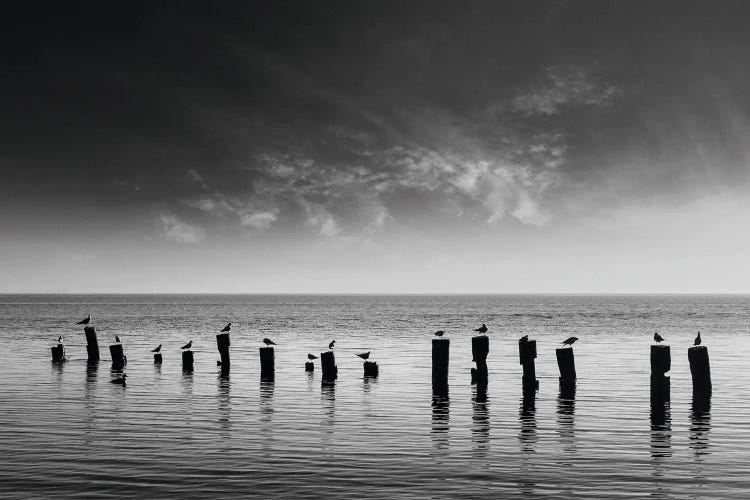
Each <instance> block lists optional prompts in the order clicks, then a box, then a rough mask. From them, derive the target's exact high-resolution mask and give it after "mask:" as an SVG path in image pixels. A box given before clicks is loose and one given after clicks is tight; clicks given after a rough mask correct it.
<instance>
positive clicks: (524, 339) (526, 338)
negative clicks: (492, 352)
mask: <svg viewBox="0 0 750 500" xmlns="http://www.w3.org/2000/svg"><path fill="white" fill-rule="evenodd" d="M518 341H519V342H528V341H529V336H528V335H524V336H523V337H521V338H520V339H518Z"/></svg>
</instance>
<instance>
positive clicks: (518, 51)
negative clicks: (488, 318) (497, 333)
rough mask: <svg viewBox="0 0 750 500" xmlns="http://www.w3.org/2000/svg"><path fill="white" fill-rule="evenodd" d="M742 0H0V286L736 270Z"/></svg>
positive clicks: (745, 148) (748, 78)
mask: <svg viewBox="0 0 750 500" xmlns="http://www.w3.org/2000/svg"><path fill="white" fill-rule="evenodd" d="M748 14H750V5H748V4H747V3H746V2H742V1H736V2H729V1H718V2H683V1H680V2H671V1H662V2H652V1H642V2H641V1H629V2H622V1H604V0H596V1H537V2H527V1H487V2H483V1H468V2H438V1H429V2H421V1H409V2H403V1H400V2H397V1H390V0H386V1H377V2H376V1H363V2H351V1H329V0H322V1H319V2H309V1H268V2H257V1H256V2H222V3H218V2H144V3H139V2H120V3H111V2H95V3H78V2H65V3H63V2H50V3H46V2H33V1H29V2H15V1H10V2H4V3H3V4H2V6H1V7H0V38H1V39H2V40H0V41H2V44H1V45H2V46H1V47H0V52H2V53H1V54H0V56H1V57H0V67H2V75H3V77H2V78H0V109H1V110H2V112H0V137H1V139H0V293H3V292H5V293H33V292H49V293H57V292H75V293H78V292H91V293H94V292H96V293H118V292H128V293H750V260H749V259H748V255H750V233H749V232H748V221H749V220H750V197H749V196H748V194H750V169H749V168H748V161H749V157H750V142H749V141H748V137H749V134H750V65H748V64H747V61H750V31H749V30H747V25H746V20H747V15H748Z"/></svg>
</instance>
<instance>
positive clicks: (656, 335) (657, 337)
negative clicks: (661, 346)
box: [654, 332, 664, 344]
mask: <svg viewBox="0 0 750 500" xmlns="http://www.w3.org/2000/svg"><path fill="white" fill-rule="evenodd" d="M654 340H655V341H656V343H657V344H658V343H659V342H661V341H663V340H664V337H662V336H661V335H659V332H654Z"/></svg>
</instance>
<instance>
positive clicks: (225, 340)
mask: <svg viewBox="0 0 750 500" xmlns="http://www.w3.org/2000/svg"><path fill="white" fill-rule="evenodd" d="M230 344H231V343H230V342H229V333H220V334H218V335H217V336H216V347H217V348H218V349H219V357H221V361H219V362H218V363H217V364H218V365H219V366H220V367H221V374H222V375H223V376H226V375H229V366H230V364H231V363H230V361H229V346H230Z"/></svg>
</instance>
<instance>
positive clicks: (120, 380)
mask: <svg viewBox="0 0 750 500" xmlns="http://www.w3.org/2000/svg"><path fill="white" fill-rule="evenodd" d="M126 378H128V374H127V373H123V374H122V377H120V378H116V379H114V380H112V381H111V382H112V383H113V384H117V385H125V379H126Z"/></svg>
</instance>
